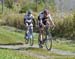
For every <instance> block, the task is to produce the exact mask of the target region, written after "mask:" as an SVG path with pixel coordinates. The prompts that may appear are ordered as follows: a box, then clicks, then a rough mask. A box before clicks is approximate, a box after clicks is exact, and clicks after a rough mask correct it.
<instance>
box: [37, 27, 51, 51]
mask: <svg viewBox="0 0 75 59" xmlns="http://www.w3.org/2000/svg"><path fill="white" fill-rule="evenodd" d="M44 30H45V31H44V33H43V34H44V38H43V39H44V40H43V45H44V44H45V47H46V49H47V50H48V51H49V50H51V48H52V35H51V32H50V28H48V27H44ZM38 43H39V41H38Z"/></svg>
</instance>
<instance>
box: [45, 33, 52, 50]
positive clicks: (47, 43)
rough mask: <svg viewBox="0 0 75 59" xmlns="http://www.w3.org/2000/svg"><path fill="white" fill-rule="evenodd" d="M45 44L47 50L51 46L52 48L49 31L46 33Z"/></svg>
mask: <svg viewBox="0 0 75 59" xmlns="http://www.w3.org/2000/svg"><path fill="white" fill-rule="evenodd" d="M48 45H49V46H48ZM45 46H46V49H47V50H48V51H50V50H51V48H52V35H51V33H49V34H48V35H46V40H45Z"/></svg>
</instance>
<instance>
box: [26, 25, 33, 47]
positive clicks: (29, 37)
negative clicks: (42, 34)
mask: <svg viewBox="0 0 75 59" xmlns="http://www.w3.org/2000/svg"><path fill="white" fill-rule="evenodd" d="M32 27H33V26H30V25H28V28H27V32H26V33H25V43H26V44H28V43H29V44H30V46H33V43H34V38H33V30H32Z"/></svg>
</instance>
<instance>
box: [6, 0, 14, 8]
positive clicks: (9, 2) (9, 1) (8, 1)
mask: <svg viewBox="0 0 75 59" xmlns="http://www.w3.org/2000/svg"><path fill="white" fill-rule="evenodd" d="M13 3H14V0H5V6H6V7H7V8H13Z"/></svg>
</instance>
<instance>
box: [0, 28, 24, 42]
mask: <svg viewBox="0 0 75 59" xmlns="http://www.w3.org/2000/svg"><path fill="white" fill-rule="evenodd" d="M10 29H11V31H10V30H9V29H6V28H5V27H0V43H18V42H24V34H22V33H18V32H14V31H12V29H13V28H10Z"/></svg>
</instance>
